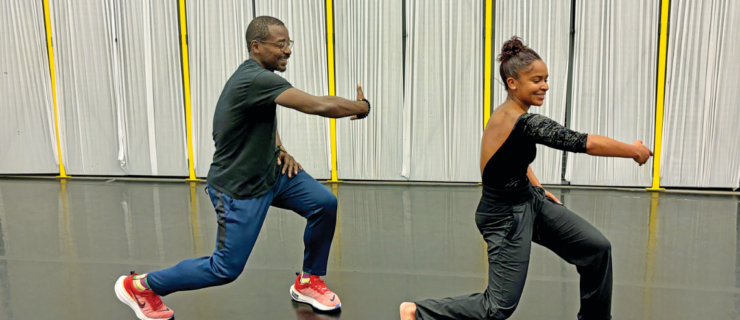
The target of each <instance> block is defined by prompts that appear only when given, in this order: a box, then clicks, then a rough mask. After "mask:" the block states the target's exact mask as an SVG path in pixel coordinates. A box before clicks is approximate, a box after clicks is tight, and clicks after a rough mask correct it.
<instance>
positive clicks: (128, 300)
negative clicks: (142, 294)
mask: <svg viewBox="0 0 740 320" xmlns="http://www.w3.org/2000/svg"><path fill="white" fill-rule="evenodd" d="M123 279H126V276H121V277H120V278H118V281H116V285H115V286H114V289H115V291H116V297H118V300H121V302H123V304H125V305H127V306H129V308H131V310H134V313H136V317H137V318H139V319H140V320H166V319H161V318H160V319H154V318H148V317H147V316H145V315H144V313H143V312H141V309H139V303H138V302H136V301H135V300H134V298H133V297H131V296H130V295H129V294H128V292H126V289H125V288H124V287H123ZM169 319H170V320H174V319H175V316H174V315H172V318H169Z"/></svg>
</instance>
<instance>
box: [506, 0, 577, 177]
mask: <svg viewBox="0 0 740 320" xmlns="http://www.w3.org/2000/svg"><path fill="white" fill-rule="evenodd" d="M570 3H571V2H570V1H562V0H517V1H496V11H495V13H496V17H495V19H494V23H495V36H494V42H493V43H494V46H493V57H492V58H493V59H494V61H493V66H494V68H493V74H492V77H493V80H492V82H493V101H494V102H493V106H492V108H495V107H497V106H498V105H500V104H501V103H503V102H504V101H506V96H507V93H506V87H505V86H504V82H503V80H502V79H501V76H500V75H499V67H500V66H501V64H500V63H499V62H498V61H497V60H496V59H497V58H498V55H499V54H500V53H501V47H502V46H503V45H504V42H505V41H506V40H509V39H511V37H512V36H515V35H516V36H519V37H521V38H522V39H523V40H524V42H525V44H526V45H528V46H529V47H531V48H532V49H534V50H535V51H536V52H537V53H538V54H539V55H540V57H541V58H542V60H543V61H544V62H545V63H546V64H547V68H548V72H549V74H550V78H549V81H548V83H549V85H550V91H548V92H547V98H545V103H544V104H543V105H542V106H541V107H536V106H533V107H532V108H530V109H529V111H530V112H531V113H540V114H542V115H545V116H547V117H548V118H550V119H553V120H555V121H557V122H558V123H560V124H564V121H565V102H566V101H565V99H566V94H567V82H568V50H569V48H568V45H569V33H570V30H569V29H570V11H571V7H570ZM562 159H563V152H562V151H559V150H557V149H552V148H548V147H545V146H540V145H538V146H537V158H536V159H535V161H534V162H533V163H532V170H534V172H535V174H536V175H537V178H538V179H539V180H540V182H542V183H546V184H560V182H561V174H562V172H563V160H562Z"/></svg>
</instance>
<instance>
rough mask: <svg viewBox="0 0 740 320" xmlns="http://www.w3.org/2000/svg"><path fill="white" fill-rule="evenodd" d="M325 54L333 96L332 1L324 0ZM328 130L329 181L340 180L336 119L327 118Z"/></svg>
mask: <svg viewBox="0 0 740 320" xmlns="http://www.w3.org/2000/svg"><path fill="white" fill-rule="evenodd" d="M326 44H327V47H326V56H327V67H328V71H329V95H330V96H335V95H337V93H336V86H335V80H334V3H333V1H332V0H326ZM329 132H330V136H331V141H330V143H331V180H329V181H331V182H340V181H339V179H338V178H337V120H336V119H329Z"/></svg>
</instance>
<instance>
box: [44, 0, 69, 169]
mask: <svg viewBox="0 0 740 320" xmlns="http://www.w3.org/2000/svg"><path fill="white" fill-rule="evenodd" d="M44 19H45V20H46V47H47V48H49V71H50V73H51V98H52V101H53V103H54V129H55V130H56V137H57V154H58V155H59V176H58V177H57V178H69V176H68V175H67V172H66V171H65V170H64V163H62V144H61V143H60V140H59V112H58V110H57V83H56V74H55V71H54V48H53V47H52V43H51V12H50V9H49V0H44Z"/></svg>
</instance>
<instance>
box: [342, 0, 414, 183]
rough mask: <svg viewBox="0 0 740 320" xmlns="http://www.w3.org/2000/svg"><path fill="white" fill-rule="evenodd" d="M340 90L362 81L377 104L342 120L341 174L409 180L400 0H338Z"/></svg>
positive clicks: (350, 90)
mask: <svg viewBox="0 0 740 320" xmlns="http://www.w3.org/2000/svg"><path fill="white" fill-rule="evenodd" d="M334 6H335V7H334V8H335V12H334V17H335V21H334V23H335V26H334V30H335V33H336V46H335V47H334V48H335V49H334V51H335V52H336V86H337V96H340V97H343V98H347V99H350V100H354V99H355V98H356V97H357V89H356V86H357V84H358V83H359V84H362V88H363V91H364V93H365V97H366V98H367V99H368V101H370V103H371V104H372V110H371V111H372V112H371V114H370V116H369V117H368V118H366V119H364V120H356V121H350V120H349V119H340V120H337V155H338V160H337V162H338V164H337V166H338V171H337V172H338V175H339V178H340V179H358V180H405V178H404V177H402V176H401V165H402V161H403V136H402V129H403V34H402V32H403V16H402V10H403V8H402V2H401V1H396V0H381V1H376V0H336V1H334Z"/></svg>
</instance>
